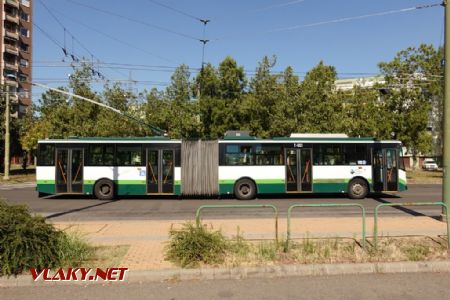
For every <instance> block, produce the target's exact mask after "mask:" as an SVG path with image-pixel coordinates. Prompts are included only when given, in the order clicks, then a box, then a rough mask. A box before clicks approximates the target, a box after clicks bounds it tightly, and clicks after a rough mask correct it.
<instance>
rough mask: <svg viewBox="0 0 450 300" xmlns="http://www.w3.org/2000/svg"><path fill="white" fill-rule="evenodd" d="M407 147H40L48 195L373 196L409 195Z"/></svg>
mask: <svg viewBox="0 0 450 300" xmlns="http://www.w3.org/2000/svg"><path fill="white" fill-rule="evenodd" d="M401 151H402V145H401V142H399V141H377V140H375V139H373V138H350V137H347V136H345V135H333V134H331V135H327V134H325V135H317V134H312V135H311V134H294V135H292V136H291V137H283V138H273V139H258V138H255V137H251V136H249V135H248V134H246V133H241V132H229V133H228V134H227V135H226V136H225V138H224V139H221V140H215V141H190V140H175V139H170V138H167V137H149V138H69V139H46V140H40V141H39V142H38V154H37V167H36V177H37V178H36V180H37V191H38V192H39V195H40V196H43V195H60V194H85V195H94V196H95V197H97V198H98V199H103V200H106V199H113V198H115V197H120V196H127V195H140V196H157V195H174V196H182V195H186V196H201V195H234V196H235V197H236V198H238V199H241V200H248V199H253V198H255V197H256V196H257V195H258V194H287V193H289V194H291V193H292V194H295V193H345V194H347V195H348V196H349V197H350V198H353V199H361V198H364V197H366V196H367V194H368V193H397V192H400V191H404V190H406V189H407V183H406V173H405V169H404V166H403V161H402V159H401Z"/></svg>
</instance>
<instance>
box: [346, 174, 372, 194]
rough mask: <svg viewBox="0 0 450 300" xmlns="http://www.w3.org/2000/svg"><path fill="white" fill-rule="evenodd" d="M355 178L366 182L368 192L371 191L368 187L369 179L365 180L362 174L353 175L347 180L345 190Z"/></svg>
mask: <svg viewBox="0 0 450 300" xmlns="http://www.w3.org/2000/svg"><path fill="white" fill-rule="evenodd" d="M355 179H362V180H364V182H365V183H366V184H367V189H368V192H369V193H370V192H372V191H371V189H370V183H369V181H368V180H367V178H365V177H363V176H355V177H352V178H351V179H350V180H349V181H348V183H347V190H348V189H349V187H350V183H351V182H352V181H353V180H355Z"/></svg>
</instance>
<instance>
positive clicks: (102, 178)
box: [92, 177, 116, 188]
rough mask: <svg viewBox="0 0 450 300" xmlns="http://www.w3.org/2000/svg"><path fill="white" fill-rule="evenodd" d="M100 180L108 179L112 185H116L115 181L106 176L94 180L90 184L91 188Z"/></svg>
mask: <svg viewBox="0 0 450 300" xmlns="http://www.w3.org/2000/svg"><path fill="white" fill-rule="evenodd" d="M100 180H109V181H111V182H112V184H113V185H114V187H116V183H115V182H114V180H112V179H111V178H108V177H100V178H98V179H97V180H95V181H94V184H93V185H92V188H95V186H96V185H97V183H98V182H99V181H100Z"/></svg>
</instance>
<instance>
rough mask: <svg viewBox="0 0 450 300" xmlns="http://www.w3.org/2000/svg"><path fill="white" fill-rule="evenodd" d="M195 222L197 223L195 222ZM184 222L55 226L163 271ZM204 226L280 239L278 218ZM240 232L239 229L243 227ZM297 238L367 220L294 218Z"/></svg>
mask: <svg viewBox="0 0 450 300" xmlns="http://www.w3.org/2000/svg"><path fill="white" fill-rule="evenodd" d="M191 221H193V220H191ZM182 223H183V222H182V221H161V220H143V221H92V222H81V223H74V222H54V224H55V225H56V226H57V227H58V228H60V229H64V230H68V231H76V232H80V233H82V234H85V235H86V237H87V239H88V240H89V241H90V242H91V243H92V244H94V245H110V246H114V245H130V248H129V250H128V253H127V254H126V255H125V257H124V259H123V261H122V264H121V265H123V266H126V267H128V268H130V270H162V269H171V268H174V267H175V266H173V265H172V264H171V263H170V262H167V261H165V260H164V246H165V245H166V242H167V241H168V239H169V236H168V233H169V230H170V228H180V227H181V225H182ZM203 224H207V225H208V227H209V226H212V227H213V228H214V229H221V230H222V232H223V233H224V234H225V235H226V236H228V237H232V236H235V235H236V234H237V232H238V231H239V233H240V234H241V235H243V236H244V238H246V239H272V240H273V239H274V238H275V220H274V219H273V218H272V219H232V220H230V219H227V220H220V219H214V220H207V219H204V220H203ZM238 228H239V229H238ZM278 228H279V229H278V233H279V236H280V238H281V237H285V236H286V230H287V220H286V219H285V218H281V219H279V223H278ZM291 230H292V238H304V237H312V238H319V237H321V238H322V237H349V238H353V237H355V238H360V237H361V230H362V223H361V218H357V217H348V218H302V219H300V218H293V219H292V224H291ZM446 230H447V227H446V224H445V223H444V222H439V221H437V220H434V219H432V218H429V217H380V219H379V235H382V236H400V235H401V236H407V235H427V236H438V235H446ZM372 233H373V218H367V224H366V234H367V236H368V237H370V236H372Z"/></svg>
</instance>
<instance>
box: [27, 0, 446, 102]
mask: <svg viewBox="0 0 450 300" xmlns="http://www.w3.org/2000/svg"><path fill="white" fill-rule="evenodd" d="M440 2H441V1H440V0H377V1H373V0H321V1H319V0H303V1H302V0H246V1H238V0H189V1H187V0H184V1H182V0H126V1H117V0H96V1H92V0H34V4H33V5H34V20H33V23H34V25H35V26H34V32H33V81H35V82H40V83H43V84H48V85H49V86H52V87H57V86H64V85H67V80H68V76H69V75H70V74H71V72H72V69H71V67H70V62H71V61H72V59H71V58H70V54H74V55H75V57H77V58H79V59H83V58H84V59H87V60H89V61H94V62H95V65H96V67H97V71H98V72H99V73H100V74H101V75H102V76H104V79H102V76H96V78H98V82H96V83H95V85H96V86H97V87H98V88H100V87H101V85H102V84H103V83H104V82H105V81H104V80H110V82H112V81H120V82H122V84H123V85H124V87H125V88H127V89H128V88H132V89H133V91H135V92H138V91H142V90H144V89H147V90H149V89H151V88H153V87H156V88H158V89H164V88H165V85H167V84H168V83H169V82H170V76H171V74H172V72H173V69H174V68H175V67H176V66H178V65H180V64H182V63H184V64H187V65H188V66H189V67H191V68H192V73H193V75H195V72H197V71H196V70H197V69H198V68H200V66H201V63H202V42H201V41H200V40H201V39H207V40H209V42H207V43H206V47H205V54H204V61H205V62H210V63H212V64H213V65H215V66H217V65H218V64H219V63H220V62H221V61H222V60H223V59H224V58H225V57H226V56H232V57H233V58H234V59H236V61H237V62H238V64H239V65H242V66H243V67H244V68H245V70H247V71H248V72H249V76H251V72H252V71H254V70H255V68H256V67H257V65H258V62H259V61H260V60H261V59H262V57H263V56H265V55H268V56H272V55H276V57H277V64H276V65H275V67H274V70H275V71H281V70H283V69H285V68H286V67H287V66H292V67H293V68H294V70H295V71H296V72H298V74H299V76H300V77H302V76H304V73H305V72H307V71H308V70H310V69H311V68H313V67H314V66H315V65H316V64H317V63H319V62H320V61H321V60H323V61H324V62H325V63H326V64H328V65H333V66H335V67H336V69H337V72H338V76H339V77H340V78H345V77H360V76H369V75H371V74H377V73H378V72H379V70H378V67H377V64H378V63H379V62H381V61H389V60H392V59H393V57H394V56H395V54H396V53H397V52H398V51H400V50H402V49H405V48H407V47H410V46H418V45H420V44H421V43H429V44H433V45H434V46H436V47H439V46H440V45H442V43H443V26H444V8H443V7H441V6H437V7H431V8H423V9H412V8H413V7H416V6H419V5H430V4H437V3H440ZM408 8H411V9H410V10H408ZM400 10H402V11H401V12H400ZM368 15H374V16H372V17H369V16H368ZM355 17H358V18H355ZM347 18H349V19H347ZM200 19H202V20H210V22H209V23H208V24H207V25H206V27H205V26H204V25H203V23H202V22H201V21H200ZM305 25H306V26H305ZM309 25H313V26H309ZM204 29H205V33H204V32H203V31H204ZM61 48H65V49H66V51H67V52H68V53H69V55H68V56H65V55H64V53H63V51H62V49H61ZM130 78H131V79H132V80H133V84H131V85H130V84H129V83H128V82H127V81H128V80H129V79H130ZM41 91H42V90H41V89H39V88H35V89H34V91H33V100H34V101H36V100H37V99H38V97H39V94H40V93H41Z"/></svg>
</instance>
